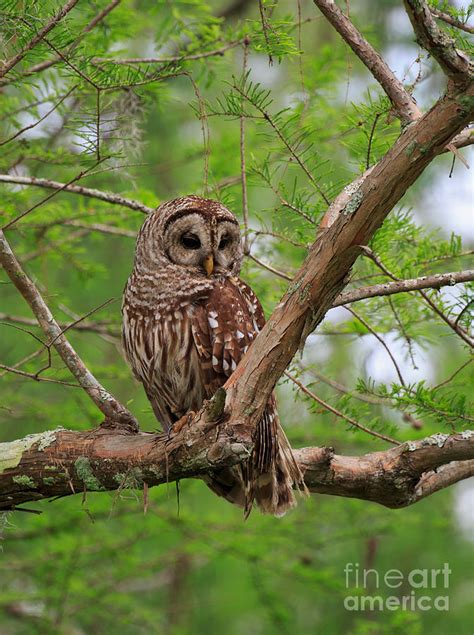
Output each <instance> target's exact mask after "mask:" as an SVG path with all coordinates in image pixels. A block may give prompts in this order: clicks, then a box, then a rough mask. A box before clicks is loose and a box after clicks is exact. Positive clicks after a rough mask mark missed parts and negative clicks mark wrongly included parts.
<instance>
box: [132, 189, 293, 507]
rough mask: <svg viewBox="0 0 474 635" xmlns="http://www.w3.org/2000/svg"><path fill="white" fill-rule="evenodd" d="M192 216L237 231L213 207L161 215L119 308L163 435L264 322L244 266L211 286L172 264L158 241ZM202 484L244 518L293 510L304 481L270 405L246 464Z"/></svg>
mask: <svg viewBox="0 0 474 635" xmlns="http://www.w3.org/2000/svg"><path fill="white" fill-rule="evenodd" d="M189 209H192V210H193V213H196V210H198V211H199V213H202V215H203V217H204V218H205V219H207V220H209V222H212V224H213V225H214V227H215V226H216V224H218V222H219V221H220V220H223V221H226V222H236V221H235V218H234V217H233V215H232V214H231V212H229V211H228V210H227V209H226V208H225V207H223V206H222V205H220V204H219V203H217V202H216V201H209V200H207V199H200V198H199V197H195V196H192V197H185V198H183V199H177V200H176V201H171V202H169V203H166V204H165V205H164V206H162V207H160V208H159V209H158V210H157V212H156V213H155V214H152V215H150V217H148V218H147V220H146V221H145V223H144V225H143V227H142V229H141V231H140V234H139V237H138V241H137V252H136V257H135V266H134V269H133V271H132V273H131V275H130V278H129V280H128V282H127V285H126V288H125V293H124V299H123V305H122V313H123V328H122V335H123V337H122V340H123V347H124V351H125V355H126V357H127V359H128V361H129V363H130V365H131V367H132V369H133V372H134V374H135V376H136V378H137V379H138V380H139V381H140V382H141V383H142V384H143V386H144V388H145V392H146V394H147V397H148V399H149V400H150V402H151V405H152V407H153V411H154V413H155V416H156V418H157V419H158V420H159V421H160V422H161V424H162V425H163V427H164V429H165V430H169V429H170V428H171V427H172V425H173V423H174V422H175V421H177V420H178V419H179V418H180V417H182V416H183V415H184V414H186V413H187V412H188V411H190V410H194V411H196V410H199V409H200V408H201V406H202V404H203V401H204V400H205V399H209V398H210V397H212V395H213V394H214V393H215V391H216V390H217V389H218V388H219V387H220V386H222V385H223V384H224V383H225V382H226V380H227V379H228V377H230V375H231V374H232V373H233V372H234V370H235V369H236V367H237V365H238V363H239V362H240V360H241V358H242V357H243V355H244V354H245V353H246V351H247V350H248V348H249V347H250V346H251V344H252V342H253V341H254V339H255V337H256V335H257V334H258V332H259V331H260V330H261V328H262V327H263V325H264V322H265V319H264V315H263V311H262V308H261V306H260V303H259V301H258V299H257V297H256V296H255V294H254V293H253V291H252V290H251V289H250V287H249V286H248V285H246V284H245V283H244V282H243V281H242V280H241V279H240V278H239V277H238V275H237V273H238V269H239V267H240V261H239V262H238V263H236V266H235V267H233V268H230V269H229V270H220V271H216V272H215V273H214V275H212V276H210V277H208V276H205V275H203V274H202V272H201V273H199V272H197V271H195V270H193V269H189V268H187V267H180V266H179V265H178V264H176V263H173V262H170V260H169V258H168V257H167V255H166V245H164V244H163V242H162V237H163V235H164V232H165V229H166V228H167V227H169V226H170V224H171V223H173V222H175V221H176V219H179V218H182V217H183V215H185V214H186V213H189ZM204 480H205V481H206V483H207V484H208V485H209V487H211V489H212V490H213V491H215V492H216V493H218V494H219V495H221V496H224V497H225V498H226V499H227V500H229V501H231V502H233V503H235V504H238V505H240V506H242V507H244V509H245V513H246V515H248V513H250V510H251V508H252V504H253V502H254V501H255V502H256V503H257V505H258V507H259V508H260V509H261V510H262V511H264V512H268V513H272V514H275V515H277V516H278V515H282V514H284V513H285V512H286V511H287V509H289V508H290V507H292V506H294V505H295V497H294V493H293V487H296V488H297V489H301V490H303V491H304V484H303V478H302V475H301V472H300V470H299V468H298V466H297V465H296V463H295V461H294V458H293V455H292V452H291V448H290V445H289V443H288V440H287V438H286V436H285V433H284V432H283V429H282V428H281V426H280V423H279V419H278V414H277V410H276V402H275V398H274V396H273V395H272V396H271V398H270V400H269V402H268V405H267V408H266V409H265V412H264V415H263V417H262V420H261V421H260V422H259V424H258V426H257V428H256V431H255V438H254V450H253V454H252V456H251V458H250V459H249V461H248V462H247V463H245V464H242V465H240V466H236V467H232V468H226V469H224V470H220V471H219V472H215V473H213V474H212V475H210V476H207V477H205V479H204Z"/></svg>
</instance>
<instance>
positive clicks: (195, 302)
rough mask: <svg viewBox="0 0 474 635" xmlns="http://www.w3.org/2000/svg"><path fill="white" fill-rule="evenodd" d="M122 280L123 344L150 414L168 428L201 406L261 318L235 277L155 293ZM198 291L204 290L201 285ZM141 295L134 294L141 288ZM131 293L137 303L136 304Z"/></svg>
mask: <svg viewBox="0 0 474 635" xmlns="http://www.w3.org/2000/svg"><path fill="white" fill-rule="evenodd" d="M141 283H142V281H140V280H137V278H135V279H133V278H132V277H131V278H130V280H129V283H128V285H127V289H126V293H125V297H124V303H123V308H122V311H123V330H122V333H123V345H124V349H125V353H126V356H127V358H128V360H129V362H130V364H131V366H132V368H133V371H134V374H135V376H136V377H137V378H138V379H139V380H140V381H141V382H142V383H143V385H144V387H145V391H146V393H147V396H148V398H149V399H150V401H151V403H152V406H153V409H154V412H155V415H156V416H157V418H158V419H159V420H160V422H161V423H162V425H163V426H164V427H165V428H166V429H168V428H169V427H170V426H171V425H172V424H173V422H174V421H175V420H177V419H179V418H180V417H181V416H183V415H184V414H185V413H186V412H187V411H189V410H198V409H199V408H201V406H202V403H203V401H204V399H208V398H210V397H211V396H212V395H213V394H214V393H215V391H216V390H217V389H218V388H219V387H220V386H222V385H223V384H224V383H225V381H226V379H227V378H228V377H229V376H230V375H231V374H232V373H233V371H234V370H235V368H236V367H237V364H238V363H239V361H240V359H241V358H242V356H243V355H244V354H245V352H246V351H247V349H248V347H249V346H250V344H251V343H252V342H253V340H254V338H255V336H256V335H257V333H258V332H259V331H260V329H261V328H262V327H263V324H264V322H265V318H264V315H263V311H262V308H261V306H260V303H259V301H258V299H257V297H256V296H255V294H254V293H253V291H252V290H251V289H250V287H248V286H247V285H246V284H245V283H244V282H243V281H242V280H240V279H239V278H236V277H222V278H217V279H210V280H206V284H205V288H198V289H196V288H194V289H193V290H192V291H191V290H189V289H186V293H180V291H181V289H180V288H179V287H180V285H179V284H178V285H175V286H174V288H173V290H172V289H171V288H170V289H168V288H166V289H163V288H162V287H158V288H155V292H154V294H150V292H149V288H148V294H147V297H146V301H145V297H144V294H143V293H141V292H140V293H139V294H136V293H135V288H137V289H138V288H139V287H140V286H141ZM202 286H203V287H204V285H202ZM140 291H141V290H140ZM137 295H138V297H139V299H140V301H138V302H137V301H136V298H137Z"/></svg>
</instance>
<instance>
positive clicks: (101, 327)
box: [0, 313, 120, 337]
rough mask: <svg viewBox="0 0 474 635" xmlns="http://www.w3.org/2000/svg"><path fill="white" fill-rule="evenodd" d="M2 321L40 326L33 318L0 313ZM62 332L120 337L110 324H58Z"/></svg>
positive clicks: (118, 331) (87, 322) (85, 322)
mask: <svg viewBox="0 0 474 635" xmlns="http://www.w3.org/2000/svg"><path fill="white" fill-rule="evenodd" d="M0 320H2V321H4V322H13V323H15V324H24V325H25V326H38V321H37V320H34V319H33V318H26V317H23V316H22V315H10V314H9V313H0ZM58 325H59V327H60V328H61V331H64V330H66V329H70V328H74V330H75V331H86V332H92V333H99V334H100V335H111V336H113V337H120V329H119V328H118V327H117V328H115V329H114V328H113V324H112V323H109V322H89V321H87V320H86V321H84V322H79V323H77V324H74V327H72V326H71V323H70V322H58Z"/></svg>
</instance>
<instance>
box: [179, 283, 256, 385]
mask: <svg viewBox="0 0 474 635" xmlns="http://www.w3.org/2000/svg"><path fill="white" fill-rule="evenodd" d="M264 324H265V317H264V314H263V310H262V307H261V305H260V302H259V301H258V299H257V297H256V295H255V294H254V293H253V291H252V289H251V288H250V287H249V286H248V285H246V284H245V282H243V281H242V280H240V279H239V278H226V279H224V280H223V281H222V282H219V283H217V284H216V286H215V287H214V289H213V290H212V291H211V293H210V294H209V296H208V297H207V298H206V299H205V300H203V301H201V302H199V303H197V304H196V305H194V307H193V311H192V315H191V329H192V334H193V338H194V343H195V345H196V349H197V351H198V355H199V361H200V369H201V376H202V378H203V383H204V388H205V393H206V397H207V398H209V397H211V396H212V395H213V394H214V393H215V392H216V390H217V389H218V388H219V387H220V386H222V385H223V384H224V383H225V382H226V380H227V378H228V377H230V375H231V374H232V373H233V372H234V370H235V369H236V367H237V364H238V363H239V362H240V360H241V358H242V357H243V355H244V353H246V351H247V349H248V347H249V346H250V344H251V343H252V342H253V340H254V339H255V337H256V335H257V333H258V332H259V331H260V330H261V329H262V327H263V325H264Z"/></svg>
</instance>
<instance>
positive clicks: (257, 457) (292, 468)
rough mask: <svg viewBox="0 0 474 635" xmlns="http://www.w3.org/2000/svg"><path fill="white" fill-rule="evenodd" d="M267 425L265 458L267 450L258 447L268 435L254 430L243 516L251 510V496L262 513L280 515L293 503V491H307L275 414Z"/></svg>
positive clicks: (303, 493)
mask: <svg viewBox="0 0 474 635" xmlns="http://www.w3.org/2000/svg"><path fill="white" fill-rule="evenodd" d="M271 427H272V428H273V430H272V432H273V434H272V435H271V437H272V443H271V452H270V456H267V457H266V458H267V460H266V461H265V455H266V454H268V453H267V452H265V449H264V448H263V447H262V441H264V438H268V430H267V431H266V433H265V431H263V434H259V431H257V439H256V444H255V449H254V461H253V465H252V467H251V472H252V473H253V474H252V475H250V478H249V479H248V482H249V484H250V489H249V490H248V492H247V500H246V506H245V517H246V518H247V517H248V515H249V514H250V512H251V511H252V504H253V501H254V500H255V502H256V503H257V507H258V508H259V509H260V511H261V512H262V513H264V514H273V516H277V517H281V516H284V515H285V514H286V512H287V511H288V510H290V509H291V508H292V507H296V496H295V492H299V493H300V494H301V495H303V496H308V494H309V492H308V489H307V487H306V485H305V482H304V478H303V474H302V473H301V470H300V468H299V467H298V464H297V463H296V461H295V459H294V457H293V453H292V451H291V446H290V443H289V441H288V439H287V438H286V434H285V433H284V431H283V428H282V427H281V426H280V424H279V423H278V421H277V419H276V418H275V421H274V422H273V421H272V425H271ZM275 441H276V443H275ZM265 463H266V465H265Z"/></svg>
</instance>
